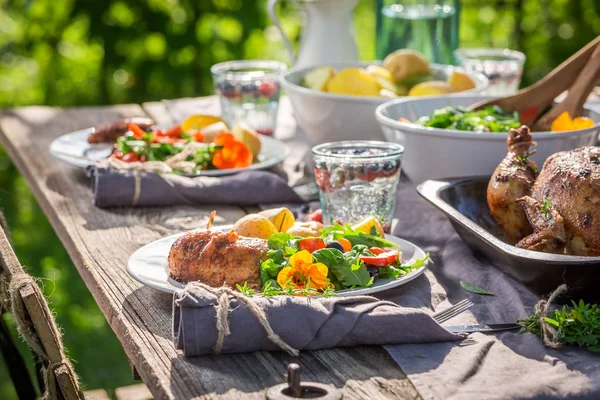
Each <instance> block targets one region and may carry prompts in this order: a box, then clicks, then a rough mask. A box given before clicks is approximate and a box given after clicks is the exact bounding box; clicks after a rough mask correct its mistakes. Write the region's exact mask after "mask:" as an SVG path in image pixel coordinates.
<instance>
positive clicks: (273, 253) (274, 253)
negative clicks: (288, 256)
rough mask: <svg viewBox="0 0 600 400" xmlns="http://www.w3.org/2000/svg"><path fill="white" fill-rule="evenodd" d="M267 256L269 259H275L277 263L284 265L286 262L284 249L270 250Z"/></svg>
mask: <svg viewBox="0 0 600 400" xmlns="http://www.w3.org/2000/svg"><path fill="white" fill-rule="evenodd" d="M267 257H268V258H269V259H272V260H273V261H275V263H277V264H282V265H283V264H284V263H285V257H284V254H283V250H282V249H277V250H269V251H268V252H267Z"/></svg>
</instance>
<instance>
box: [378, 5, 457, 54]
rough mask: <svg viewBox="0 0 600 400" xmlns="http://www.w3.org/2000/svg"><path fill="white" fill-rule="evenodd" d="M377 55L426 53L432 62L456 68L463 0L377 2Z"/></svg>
mask: <svg viewBox="0 0 600 400" xmlns="http://www.w3.org/2000/svg"><path fill="white" fill-rule="evenodd" d="M375 4H376V6H375V7H376V9H375V15H376V24H375V26H376V55H377V59H379V60H383V59H384V58H385V56H387V55H388V54H389V53H391V52H393V51H395V50H398V49H412V50H416V51H418V52H420V53H422V54H423V55H424V56H425V58H427V59H428V60H429V61H430V62H434V63H439V64H455V60H454V55H453V53H454V50H456V49H457V48H458V22H459V18H460V0H437V1H436V0H376V1H375Z"/></svg>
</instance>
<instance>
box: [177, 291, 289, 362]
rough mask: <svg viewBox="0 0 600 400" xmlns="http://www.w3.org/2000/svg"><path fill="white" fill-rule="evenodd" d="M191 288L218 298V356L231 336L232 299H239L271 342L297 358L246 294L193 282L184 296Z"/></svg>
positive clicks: (263, 312)
mask: <svg viewBox="0 0 600 400" xmlns="http://www.w3.org/2000/svg"><path fill="white" fill-rule="evenodd" d="M190 286H191V287H194V286H195V287H199V288H201V289H204V290H206V291H208V292H210V293H212V294H214V295H215V296H216V297H217V303H216V304H215V309H216V314H217V315H216V324H217V332H218V336H217V341H216V343H215V346H214V347H213V351H214V352H215V353H216V354H220V353H221V351H222V350H223V343H224V342H225V338H226V337H227V336H228V335H230V334H231V330H230V328H229V312H230V311H233V310H232V309H231V298H234V299H237V300H238V301H240V302H241V303H243V304H244V305H245V306H246V307H247V308H248V310H249V311H250V313H251V314H252V315H253V316H254V317H255V318H256V319H257V320H258V322H259V323H260V325H261V326H262V327H263V328H264V330H265V332H267V337H268V338H269V340H270V341H271V342H273V343H275V344H276V345H277V346H279V347H280V348H281V349H282V350H285V351H286V352H287V353H288V354H290V355H292V356H297V355H298V354H299V351H298V350H296V349H294V348H293V347H291V346H290V345H289V344H287V343H286V342H285V341H284V340H283V339H282V338H281V336H279V335H278V334H277V333H275V331H274V330H273V328H272V327H271V324H270V323H269V320H268V319H267V315H266V314H265V311H264V310H263V309H262V308H261V307H260V306H259V305H258V304H256V302H254V301H252V299H250V298H248V297H247V296H245V295H244V294H242V293H240V292H237V291H235V290H233V289H231V288H230V287H227V286H221V287H219V288H214V287H211V286H208V285H206V284H204V283H200V282H191V283H189V284H188V285H187V286H186V288H185V290H184V296H188V295H189V292H188V288H190Z"/></svg>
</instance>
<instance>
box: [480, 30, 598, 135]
mask: <svg viewBox="0 0 600 400" xmlns="http://www.w3.org/2000/svg"><path fill="white" fill-rule="evenodd" d="M598 44H600V36H598V37H597V38H596V39H594V40H592V41H591V42H590V43H588V44H587V45H586V46H585V47H583V48H582V49H581V50H579V51H578V52H577V53H575V54H573V55H572V56H571V57H569V58H568V59H567V60H566V61H564V62H563V63H562V64H560V65H559V66H558V67H556V68H554V70H552V71H551V72H550V73H549V74H548V75H546V76H545V77H543V78H542V79H540V80H539V81H538V82H536V83H535V84H533V85H531V86H529V87H527V88H525V89H521V90H519V91H518V92H517V93H515V94H514V95H512V96H508V97H503V98H499V99H492V100H486V101H482V102H479V103H476V104H473V105H472V106H470V107H469V109H470V110H479V109H482V108H485V107H487V106H492V105H496V106H499V107H500V108H502V109H503V110H506V111H519V112H520V113H521V119H522V121H521V122H523V123H524V124H531V123H532V122H533V121H535V119H536V118H537V117H538V116H539V115H540V113H541V112H542V111H544V110H545V109H546V108H547V107H548V106H550V105H551V104H552V102H553V101H554V99H555V98H556V96H558V95H559V94H561V93H562V92H564V91H565V90H567V89H569V87H570V86H571V84H572V83H573V81H574V80H575V78H577V76H578V75H579V73H580V72H581V70H582V69H583V68H584V66H585V64H586V63H587V62H588V60H589V59H590V57H591V55H592V53H593V52H594V49H595V48H596V47H597V46H598ZM525 111H527V113H526V115H523V113H524V112H525ZM524 117H525V118H524Z"/></svg>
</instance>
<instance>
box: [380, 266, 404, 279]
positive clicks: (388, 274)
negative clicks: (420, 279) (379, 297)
mask: <svg viewBox="0 0 600 400" xmlns="http://www.w3.org/2000/svg"><path fill="white" fill-rule="evenodd" d="M400 275H403V276H404V275H406V272H404V271H402V270H401V269H398V268H395V267H382V268H379V278H381V279H390V278H391V279H396V278H398V277H399V276H400Z"/></svg>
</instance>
